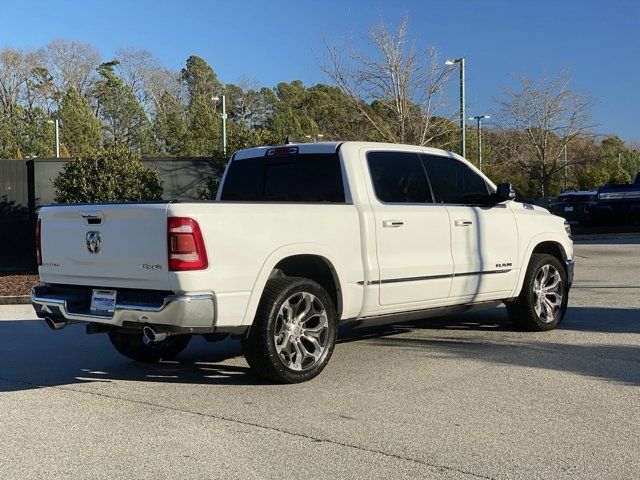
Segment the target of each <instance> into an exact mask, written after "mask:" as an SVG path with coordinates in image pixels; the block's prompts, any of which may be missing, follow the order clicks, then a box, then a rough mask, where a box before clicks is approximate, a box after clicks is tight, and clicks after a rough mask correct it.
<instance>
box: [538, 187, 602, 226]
mask: <svg viewBox="0 0 640 480" xmlns="http://www.w3.org/2000/svg"><path fill="white" fill-rule="evenodd" d="M597 202H598V191H597V190H567V191H566V192H562V193H561V194H560V195H558V198H556V200H555V202H553V203H551V205H549V208H550V210H551V213H553V214H554V215H558V216H559V217H564V218H565V220H567V222H569V223H570V224H572V225H578V224H579V225H589V224H591V223H592V222H593V212H594V208H595V206H596V204H597Z"/></svg>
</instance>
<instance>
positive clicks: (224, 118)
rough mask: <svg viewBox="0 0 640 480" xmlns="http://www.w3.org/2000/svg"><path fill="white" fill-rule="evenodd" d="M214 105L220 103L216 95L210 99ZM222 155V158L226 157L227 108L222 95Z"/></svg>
mask: <svg viewBox="0 0 640 480" xmlns="http://www.w3.org/2000/svg"><path fill="white" fill-rule="evenodd" d="M211 100H213V101H214V102H215V103H218V102H219V101H220V97H218V96H217V95H216V96H215V97H211ZM221 117H222V153H223V154H224V156H225V157H226V156H227V108H226V103H225V97H224V95H222V115H221Z"/></svg>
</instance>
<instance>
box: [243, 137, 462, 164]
mask: <svg viewBox="0 0 640 480" xmlns="http://www.w3.org/2000/svg"><path fill="white" fill-rule="evenodd" d="M346 144H348V145H349V146H350V147H355V148H358V147H376V148H385V147H386V148H388V147H394V148H397V147H403V148H406V149H407V150H415V151H417V152H426V153H433V154H436V155H442V154H444V155H447V156H452V157H456V158H461V157H460V156H459V155H458V154H456V153H453V152H449V151H447V150H441V149H438V148H430V147H420V146H418V145H404V144H398V143H382V142H360V141H334V142H313V143H289V144H287V145H269V146H264V147H254V148H247V149H244V150H238V151H237V152H236V153H235V154H234V156H233V159H234V160H242V159H245V158H255V157H264V156H265V154H266V151H267V150H268V149H270V148H286V147H298V152H299V153H301V154H305V153H335V151H336V150H337V149H338V147H339V146H340V145H346Z"/></svg>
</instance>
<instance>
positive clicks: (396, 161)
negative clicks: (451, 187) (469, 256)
mask: <svg viewBox="0 0 640 480" xmlns="http://www.w3.org/2000/svg"><path fill="white" fill-rule="evenodd" d="M366 163H367V166H368V169H369V173H370V178H371V187H372V190H373V191H372V195H371V204H372V207H373V210H374V216H375V231H376V249H377V260H378V266H379V272H380V278H379V280H378V283H379V285H380V287H379V292H380V304H381V305H406V304H420V303H425V302H426V303H429V302H431V303H434V302H436V303H437V301H438V300H441V299H446V298H447V297H448V295H449V289H450V287H451V275H452V273H453V259H452V257H451V244H450V242H451V237H450V229H449V215H448V213H447V209H446V207H445V206H443V205H436V204H434V203H433V198H432V194H431V190H430V188H429V184H428V181H427V176H426V173H425V170H424V167H423V165H422V163H421V161H420V157H419V155H418V153H416V152H399V151H369V152H367V154H366Z"/></svg>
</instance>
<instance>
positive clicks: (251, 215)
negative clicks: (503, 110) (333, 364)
mask: <svg viewBox="0 0 640 480" xmlns="http://www.w3.org/2000/svg"><path fill="white" fill-rule="evenodd" d="M513 197H514V192H513V189H512V188H511V185H510V184H501V185H498V186H497V187H496V186H495V185H494V184H493V183H492V182H491V181H490V180H489V179H488V178H487V177H485V176H484V175H483V174H482V173H481V172H480V171H478V170H477V169H476V168H475V167H474V166H473V165H471V164H470V163H469V162H467V161H466V160H465V159H463V158H461V157H460V156H458V155H456V154H454V153H450V152H446V151H442V150H436V149H431V148H425V147H416V146H409V145H395V144H383V143H366V142H322V143H309V144H298V145H284V146H279V147H261V148H252V149H248V150H242V151H239V152H237V153H235V154H234V155H233V157H232V158H231V160H230V161H229V163H228V165H227V169H226V171H225V174H224V177H223V180H222V183H221V186H220V189H219V192H218V198H217V199H216V201H211V202H189V203H183V202H178V201H171V202H147V203H122V204H100V205H96V204H91V205H82V204H73V205H52V206H46V207H43V208H42V209H41V210H40V214H39V220H38V232H37V247H38V252H37V256H38V262H39V272H40V278H41V280H42V282H43V283H44V285H43V286H38V287H35V288H34V289H33V292H32V298H33V305H34V307H35V309H36V312H37V314H38V316H40V317H42V318H45V320H46V322H47V324H48V325H49V326H50V327H51V328H53V329H59V328H62V327H64V326H66V325H68V324H70V323H76V322H85V323H87V326H86V328H87V333H98V332H106V333H108V335H109V338H110V339H111V342H112V343H113V345H114V346H115V348H116V349H117V350H118V351H119V352H121V353H122V354H124V355H126V356H127V357H130V358H132V359H135V360H138V361H157V360H160V359H162V358H168V357H171V356H175V355H177V354H178V353H180V352H181V351H182V350H183V349H184V347H185V346H186V345H187V343H188V341H189V339H190V338H191V336H192V335H194V334H200V335H204V336H205V338H207V339H209V340H217V339H220V338H224V336H226V335H232V336H235V337H239V338H241V339H242V346H243V349H244V352H245V356H246V359H247V361H248V363H249V365H250V366H251V367H252V368H253V369H254V370H255V371H256V372H257V373H259V374H261V375H263V376H266V377H268V378H270V379H272V380H275V381H280V382H300V381H304V380H308V379H310V378H313V377H314V376H316V375H317V374H318V373H320V371H322V369H323V368H324V367H325V365H326V364H327V362H328V361H329V358H330V357H331V354H332V351H333V348H334V344H335V341H336V332H337V327H338V325H339V324H341V323H349V324H351V325H355V326H357V325H373V324H377V323H381V322H397V321H401V320H408V319H413V320H415V319H420V318H426V317H430V316H436V315H438V316H439V315H445V314H447V313H451V312H460V311H467V310H472V309H479V308H490V307H495V306H498V305H499V304H501V303H505V304H506V305H507V311H508V313H509V316H510V318H511V319H512V320H513V321H514V322H515V323H516V324H517V325H519V326H521V327H523V328H524V329H528V330H550V329H553V328H555V327H556V326H558V324H559V323H560V322H561V321H562V318H563V316H564V314H565V311H566V307H567V299H568V294H569V288H570V286H571V282H572V278H573V243H572V241H571V232H570V229H569V226H568V224H567V223H566V222H565V221H564V220H563V219H562V218H560V217H557V216H554V215H551V214H550V213H549V212H548V211H547V210H545V209H543V208H540V207H536V206H533V205H528V204H523V203H516V202H514V201H513Z"/></svg>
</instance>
